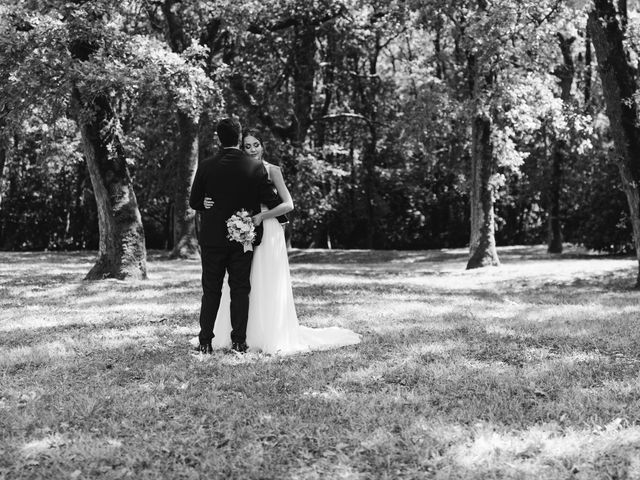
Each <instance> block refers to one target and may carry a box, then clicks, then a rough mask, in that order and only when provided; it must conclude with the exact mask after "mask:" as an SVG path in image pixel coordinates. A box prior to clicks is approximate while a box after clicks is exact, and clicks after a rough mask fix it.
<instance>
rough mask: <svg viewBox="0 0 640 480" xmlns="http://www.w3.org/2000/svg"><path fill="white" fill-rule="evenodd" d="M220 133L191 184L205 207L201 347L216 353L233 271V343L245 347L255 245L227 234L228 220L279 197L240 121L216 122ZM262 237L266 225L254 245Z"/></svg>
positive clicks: (192, 201)
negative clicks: (245, 143)
mask: <svg viewBox="0 0 640 480" xmlns="http://www.w3.org/2000/svg"><path fill="white" fill-rule="evenodd" d="M216 133H217V134H218V139H219V140H220V144H221V146H222V148H221V150H220V152H219V153H218V154H217V155H215V156H214V157H213V158H210V159H206V160H203V161H202V162H201V163H200V165H199V166H198V170H197V171H196V176H195V178H194V180H193V185H192V186H191V197H190V198H189V205H190V206H191V208H193V209H194V210H198V211H200V212H202V222H201V229H200V238H199V241H200V249H201V258H202V291H203V294H202V304H201V307H200V334H199V335H198V337H199V340H200V346H199V351H200V352H201V353H205V354H210V353H212V351H213V350H212V347H211V340H212V339H213V336H214V335H213V326H214V323H215V321H216V315H217V313H218V307H219V306H220V298H221V296H222V282H223V280H224V276H225V272H228V273H229V289H230V292H231V328H232V330H231V345H232V346H231V348H232V349H233V350H235V351H236V352H239V353H244V352H246V351H247V344H246V341H245V340H246V332H247V317H248V316H249V291H250V290H251V284H250V282H249V275H250V273H251V259H252V258H253V251H248V252H244V249H243V246H242V244H240V243H238V242H232V241H230V240H228V239H227V225H226V221H227V219H228V218H229V217H231V216H232V215H233V214H234V213H236V212H237V211H238V210H241V209H245V210H247V211H248V212H249V213H250V214H254V213H257V212H259V211H260V204H261V203H263V204H265V205H266V206H267V207H269V208H273V207H274V206H276V205H278V204H279V203H281V200H280V198H279V197H278V195H277V193H275V192H274V190H273V185H272V184H271V182H270V181H269V179H268V176H267V171H266V169H265V167H264V165H263V164H262V162H260V161H257V160H253V159H251V158H250V157H249V156H247V155H245V154H244V153H243V152H242V150H241V149H240V139H241V138H242V127H241V126H240V122H239V121H238V120H236V119H234V118H225V119H223V120H221V121H220V122H218V125H217V126H216ZM205 197H211V199H212V200H213V206H212V207H211V208H207V209H205V206H204V199H205ZM261 239H262V225H259V226H257V227H256V239H255V241H254V242H253V244H254V245H259V244H260V240H261Z"/></svg>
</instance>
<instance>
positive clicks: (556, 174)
mask: <svg viewBox="0 0 640 480" xmlns="http://www.w3.org/2000/svg"><path fill="white" fill-rule="evenodd" d="M558 40H559V42H560V51H561V52H562V59H563V63H562V65H561V66H560V67H558V68H557V69H556V71H555V75H556V76H557V77H558V79H559V80H560V98H561V99H562V104H563V105H564V106H567V107H568V106H569V103H570V102H571V85H572V84H573V76H574V73H575V68H574V66H573V56H572V55H571V45H572V44H573V42H574V41H575V38H574V37H571V38H565V37H564V36H563V35H562V34H558ZM566 158H567V143H566V142H565V141H564V140H563V139H561V138H555V139H554V142H553V152H552V154H551V178H550V181H549V190H550V191H549V224H548V228H549V229H548V234H549V235H548V238H549V240H548V244H547V252H548V253H562V222H561V219H560V197H561V192H562V169H563V166H564V164H565V163H566Z"/></svg>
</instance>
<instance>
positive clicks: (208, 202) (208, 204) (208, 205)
mask: <svg viewBox="0 0 640 480" xmlns="http://www.w3.org/2000/svg"><path fill="white" fill-rule="evenodd" d="M202 203H203V204H204V208H205V209H206V210H208V209H210V208H211V207H213V203H214V202H213V199H212V198H211V197H204V202H202Z"/></svg>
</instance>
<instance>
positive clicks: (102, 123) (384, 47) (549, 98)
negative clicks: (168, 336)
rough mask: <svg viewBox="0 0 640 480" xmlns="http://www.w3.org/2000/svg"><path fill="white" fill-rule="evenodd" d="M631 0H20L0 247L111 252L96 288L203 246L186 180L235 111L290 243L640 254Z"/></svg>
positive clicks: (5, 48)
mask: <svg viewBox="0 0 640 480" xmlns="http://www.w3.org/2000/svg"><path fill="white" fill-rule="evenodd" d="M636 7H637V6H636V5H635V3H632V2H631V3H630V4H629V5H627V2H626V1H603V0H596V1H595V2H593V1H592V2H588V1H557V0H539V1H529V0H520V1H511V0H492V1H490V0H457V1H453V2H452V1H442V0H422V1H420V0H390V1H386V0H384V1H383V0H307V1H304V2H299V1H293V0H269V1H245V2H234V1H227V0H219V1H194V0H193V1H192V0H190V1H177V0H157V1H147V0H129V1H124V2H121V1H113V0H96V1H66V2H63V1H44V0H17V1H13V2H3V5H2V6H1V7H0V94H1V95H0V129H1V134H0V172H1V176H0V249H2V250H13V251H16V250H81V249H90V250H99V252H100V254H99V259H98V262H97V263H96V265H95V266H94V267H93V268H92V269H91V272H89V275H88V278H104V277H116V278H125V277H128V276H133V277H138V278H139V277H145V275H146V249H148V248H151V249H167V250H170V251H171V256H172V257H174V258H187V257H193V256H195V255H197V248H198V247H197V221H196V216H195V212H193V211H192V210H190V209H189V208H188V205H187V199H188V193H189V186H190V183H191V179H192V178H193V174H194V172H195V169H196V167H197V164H198V162H199V161H201V160H202V159H204V158H206V157H208V156H210V155H212V154H213V153H214V152H215V150H216V148H217V140H216V137H215V132H214V129H215V123H216V121H217V120H218V119H219V118H220V117H222V116H226V115H229V114H231V113H233V114H236V115H238V117H239V118H240V119H241V120H242V123H243V124H244V125H245V126H246V127H250V128H257V129H258V130H260V131H261V132H263V134H264V136H265V137H266V139H267V142H266V145H265V148H266V152H267V159H268V160H269V161H271V162H274V163H278V164H280V165H281V166H282V168H283V171H284V176H285V179H286V181H287V183H288V185H289V188H290V190H291V192H292V195H293V198H294V201H295V204H296V210H295V212H294V213H293V214H292V222H291V225H290V227H289V231H288V235H289V239H290V243H291V245H292V246H294V247H300V248H306V247H319V248H325V247H328V248H343V249H356V248H360V249H362V248H366V249H400V250H404V249H437V248H455V247H463V246H467V245H469V249H470V256H469V262H468V264H467V266H468V267H469V268H472V267H477V266H484V265H491V264H497V263H499V258H498V255H497V251H496V248H495V247H496V245H515V244H520V245H522V244H524V245H528V244H539V243H545V242H546V243H547V244H548V250H549V252H551V253H561V252H562V243H563V242H571V243H574V244H578V245H582V246H584V247H586V248H588V249H594V250H598V251H606V252H611V253H631V252H633V251H637V250H638V249H637V248H636V247H637V245H638V242H639V241H640V240H639V236H640V194H639V188H640V187H639V185H640V134H639V133H638V132H639V130H638V127H637V118H638V117H637V107H636V104H637V83H636V67H637V52H638V51H639V49H640V28H639V26H640V22H638V14H637V11H636V10H635V8H636ZM634 228H635V235H634Z"/></svg>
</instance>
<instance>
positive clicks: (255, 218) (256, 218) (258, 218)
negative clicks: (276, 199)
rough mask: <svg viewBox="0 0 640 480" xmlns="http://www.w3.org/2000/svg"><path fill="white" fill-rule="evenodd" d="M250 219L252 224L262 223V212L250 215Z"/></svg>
mask: <svg viewBox="0 0 640 480" xmlns="http://www.w3.org/2000/svg"><path fill="white" fill-rule="evenodd" d="M251 220H252V221H253V224H254V225H255V226H256V227H257V226H258V225H260V224H261V223H262V213H258V214H257V215H254V216H253V217H251Z"/></svg>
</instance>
